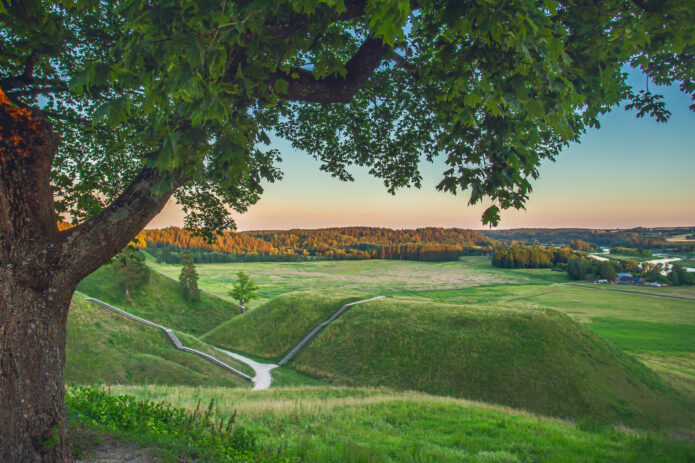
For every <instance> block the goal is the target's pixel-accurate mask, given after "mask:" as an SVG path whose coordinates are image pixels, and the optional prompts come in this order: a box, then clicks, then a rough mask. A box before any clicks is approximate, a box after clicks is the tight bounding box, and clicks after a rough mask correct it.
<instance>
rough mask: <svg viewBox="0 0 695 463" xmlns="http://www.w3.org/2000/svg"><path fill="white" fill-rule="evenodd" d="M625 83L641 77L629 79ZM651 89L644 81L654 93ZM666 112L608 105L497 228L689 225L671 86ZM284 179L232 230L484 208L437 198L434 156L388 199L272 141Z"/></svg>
mask: <svg viewBox="0 0 695 463" xmlns="http://www.w3.org/2000/svg"><path fill="white" fill-rule="evenodd" d="M632 80H633V82H632V83H633V85H634V86H636V87H637V88H638V89H641V88H644V78H643V77H641V76H639V75H637V74H636V73H633V79H632ZM655 88H656V87H655V86H654V85H653V84H650V89H651V90H652V91H654V89H655ZM659 90H660V91H661V92H662V93H664V95H665V99H666V102H667V106H668V108H669V110H670V111H671V112H672V113H673V115H672V117H671V120H670V121H669V122H668V123H667V124H659V123H657V122H655V121H653V120H652V119H649V118H644V119H637V118H636V116H635V112H627V111H625V110H623V109H622V108H616V109H615V110H614V111H613V112H611V113H610V114H608V115H606V116H604V117H603V118H602V121H601V125H602V127H601V129H599V130H591V131H589V132H587V134H586V135H584V137H583V138H582V140H581V143H580V144H575V145H573V146H570V147H569V148H567V149H565V150H564V151H563V152H562V153H561V154H560V156H559V157H558V159H557V161H556V162H555V163H551V162H547V163H544V164H543V165H542V167H541V171H540V172H541V177H540V179H539V180H537V181H536V182H534V191H533V193H532V194H531V199H530V200H529V202H528V204H527V209H526V210H525V211H514V210H509V211H503V213H502V221H501V223H500V225H499V228H516V227H583V228H627V227H635V226H692V225H695V113H694V112H692V111H690V110H689V109H688V105H689V104H691V103H692V102H691V101H690V99H689V98H688V96H686V95H683V94H682V93H680V92H679V91H678V89H677V88H675V87H674V88H661V89H659ZM274 144H275V147H276V148H278V149H279V150H280V151H281V152H282V157H283V162H282V164H281V168H282V170H283V171H284V174H285V176H284V179H283V180H282V181H280V182H278V183H275V184H269V185H264V186H265V188H266V190H265V193H264V195H263V197H262V198H261V200H260V201H259V202H258V204H256V205H255V206H252V207H251V208H250V210H249V211H248V212H247V213H246V214H243V215H240V214H234V218H235V220H236V221H237V224H238V227H239V230H258V229H288V228H321V227H332V226H350V225H366V226H380V227H390V228H416V227H423V226H438V227H461V228H474V229H479V228H482V222H481V220H480V217H481V214H482V211H483V210H484V209H485V207H486V206H485V205H479V206H473V207H472V206H468V204H467V202H468V195H467V194H463V195H459V196H451V195H448V194H444V193H440V192H437V191H436V189H435V185H436V184H437V183H438V182H439V180H440V179H441V173H442V171H443V170H444V167H443V162H442V160H439V162H435V163H434V164H430V163H426V162H425V163H423V165H422V173H423V182H422V183H423V185H422V189H420V190H417V189H405V190H401V191H399V192H398V193H397V194H396V195H395V196H391V195H389V194H388V193H387V192H386V190H385V188H384V186H383V184H382V183H381V181H379V180H378V179H375V178H373V177H371V176H369V175H368V174H367V171H366V169H359V168H353V169H352V170H351V172H353V174H354V176H355V182H352V183H343V182H340V181H339V180H337V179H333V178H331V177H330V176H329V175H328V174H326V173H324V172H321V171H319V169H318V167H319V163H318V162H317V161H315V160H313V159H312V158H311V157H309V156H308V155H307V154H305V153H302V152H300V151H297V150H294V149H293V148H292V147H291V146H290V145H289V143H287V142H285V141H283V140H279V139H276V140H275V141H274ZM182 224H183V214H182V212H181V210H180V209H179V207H178V206H177V205H176V204H175V203H174V202H173V200H172V202H170V203H169V204H168V205H167V206H166V208H165V209H164V211H162V213H161V214H160V215H158V216H157V217H156V218H155V219H154V220H153V221H152V222H151V223H150V224H149V225H148V228H161V227H165V226H170V225H178V226H181V225H182Z"/></svg>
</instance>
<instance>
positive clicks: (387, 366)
mask: <svg viewBox="0 0 695 463" xmlns="http://www.w3.org/2000/svg"><path fill="white" fill-rule="evenodd" d="M358 307H359V308H358V309H356V310H351V311H348V312H347V313H345V314H344V315H343V316H342V317H341V318H339V319H338V320H336V321H335V322H334V323H332V324H331V325H329V326H328V327H326V329H324V331H322V332H321V333H320V334H319V335H318V336H317V337H316V338H315V339H314V340H313V341H312V342H311V343H310V344H308V345H307V346H306V347H305V348H304V349H303V350H302V351H300V353H299V354H298V355H297V357H295V359H294V360H292V361H291V362H290V365H291V366H292V367H293V368H295V369H297V370H299V371H302V372H304V373H307V374H310V375H312V376H316V377H319V378H322V379H324V380H327V381H330V382H333V383H334V384H342V385H351V386H352V385H361V386H387V387H391V388H394V389H398V390H407V389H411V390H419V391H424V392H428V393H432V394H437V395H446V396H456V397H465V398H468V399H474V400H482V401H485V402H493V403H498V404H504V405H508V406H512V407H514V408H522V409H526V410H531V411H534V412H537V413H541V414H544V415H550V416H557V417H573V418H576V419H590V420H595V421H597V422H600V423H623V424H626V425H629V426H633V427H645V428H660V429H668V428H672V429H676V428H678V429H683V428H692V425H693V423H694V422H695V413H694V410H693V404H691V403H688V402H686V399H685V398H683V397H682V396H681V395H680V394H679V393H678V392H676V390H674V389H673V388H672V387H670V386H669V385H668V384H667V383H665V382H664V381H663V380H662V379H661V378H659V377H658V376H657V375H656V374H655V373H654V372H652V371H651V370H649V369H648V368H646V367H645V366H644V365H643V364H641V363H640V362H639V361H637V360H636V359H635V358H633V357H632V356H630V355H628V354H625V353H623V352H622V351H621V350H619V349H617V348H616V347H614V346H613V345H612V344H610V343H608V342H606V341H604V340H603V339H601V338H600V337H599V336H597V335H596V334H594V333H593V332H591V331H590V330H589V329H587V328H586V327H584V326H582V325H580V324H578V323H576V322H574V321H572V320H571V319H570V318H569V317H567V316H565V315H563V314H561V313H560V312H557V311H551V310H537V311H518V310H510V309H500V308H490V307H475V306H473V307H470V306H460V305H459V306H457V305H452V304H436V303H419V302H408V301H405V300H393V299H387V300H381V301H374V302H369V303H365V304H362V305H360V306H358ZM258 310H261V309H258Z"/></svg>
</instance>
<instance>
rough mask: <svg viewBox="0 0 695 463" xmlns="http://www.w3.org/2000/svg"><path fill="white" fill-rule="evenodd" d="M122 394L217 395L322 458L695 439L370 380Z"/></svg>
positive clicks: (557, 450)
mask: <svg viewBox="0 0 695 463" xmlns="http://www.w3.org/2000/svg"><path fill="white" fill-rule="evenodd" d="M112 393H113V394H123V393H126V394H130V395H134V396H135V397H137V398H138V399H152V400H158V401H159V400H164V401H168V402H172V403H173V404H174V405H175V406H177V407H183V408H186V409H187V410H188V411H189V412H193V411H194V410H195V409H196V407H198V403H199V401H200V402H201V403H209V402H210V401H211V400H214V402H213V403H214V404H215V406H216V414H217V415H218V416H230V415H235V416H236V417H237V422H238V423H239V424H240V425H242V426H245V427H247V428H248V429H249V430H251V432H253V433H254V435H255V436H256V438H257V443H258V447H259V448H261V449H272V450H275V449H277V453H280V454H281V455H282V456H284V457H287V458H288V460H289V461H303V462H307V463H310V462H316V463H318V462H321V463H358V462H359V463H365V462H379V463H403V462H413V463H414V462H437V463H454V462H455V463H461V462H465V463H557V462H562V463H605V462H612V463H617V462H619V463H654V462H659V463H676V462H678V463H687V462H692V461H694V460H695V444H693V443H692V442H680V441H675V440H671V439H668V438H665V437H663V436H659V435H652V434H649V433H645V434H637V433H633V432H626V431H621V430H615V429H612V428H605V429H597V428H595V427H593V428H590V427H588V426H587V425H588V424H580V425H578V426H575V425H572V424H571V423H568V422H564V421H560V420H553V419H548V418H544V417H540V416H534V415H531V414H528V413H523V412H519V411H515V410H510V409H507V408H505V407H496V406H491V405H488V404H483V403H475V402H469V401H466V400H461V399H452V398H446V397H435V396H430V395H427V394H423V393H414V392H393V391H390V390H387V389H368V388H332V387H312V388H280V389H271V390H268V391H254V392H250V391H246V390H241V389H235V390H231V389H225V388H190V387H166V386H151V387H140V386H132V387H131V386H126V387H117V388H113V389H112Z"/></svg>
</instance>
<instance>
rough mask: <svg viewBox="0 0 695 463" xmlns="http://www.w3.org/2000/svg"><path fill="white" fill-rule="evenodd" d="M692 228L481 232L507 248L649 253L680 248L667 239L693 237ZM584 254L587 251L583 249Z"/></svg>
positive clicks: (528, 229)
mask: <svg viewBox="0 0 695 463" xmlns="http://www.w3.org/2000/svg"><path fill="white" fill-rule="evenodd" d="M693 232H695V230H694V229H693V228H692V227H672V228H642V227H639V228H632V229H626V230H602V229H585V228H518V229H510V230H482V231H481V233H483V234H484V235H485V236H487V237H490V238H493V239H495V240H499V241H503V242H504V243H506V244H511V243H512V242H517V243H518V244H526V245H533V244H545V245H552V244H556V245H565V244H570V243H571V242H572V241H574V240H581V241H584V242H586V243H590V244H591V245H593V246H601V247H614V246H622V247H631V248H647V249H667V248H674V247H676V248H679V247H680V246H681V245H680V244H679V243H674V242H669V241H667V240H666V238H668V237H670V236H674V235H678V234H684V233H693ZM581 250H585V249H581Z"/></svg>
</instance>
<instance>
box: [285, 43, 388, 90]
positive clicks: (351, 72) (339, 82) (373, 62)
mask: <svg viewBox="0 0 695 463" xmlns="http://www.w3.org/2000/svg"><path fill="white" fill-rule="evenodd" d="M391 50H392V48H391V46H389V45H387V44H385V43H383V42H382V41H381V39H375V38H372V37H370V38H368V39H367V40H365V41H364V43H363V44H362V46H361V47H360V48H359V50H357V53H355V56H353V57H352V59H350V61H348V63H347V64H346V65H345V70H346V71H347V73H346V74H345V76H331V77H326V78H324V79H316V78H315V77H314V74H313V73H312V72H311V71H307V70H305V69H295V70H293V71H292V73H296V74H297V75H298V76H299V77H298V78H296V79H293V78H292V77H290V76H288V75H286V74H284V73H279V74H278V75H277V76H276V79H285V80H287V81H288V83H289V85H288V89H287V92H286V93H284V94H280V95H279V96H280V98H283V99H286V100H294V101H307V102H312V103H349V102H350V101H352V99H353V98H354V96H355V94H356V93H357V92H358V91H359V90H360V89H361V88H362V86H363V85H364V84H365V83H366V82H367V81H368V80H369V78H370V77H371V76H372V74H373V73H374V71H375V70H376V69H377V68H378V67H379V65H380V64H381V62H382V60H383V59H384V57H386V56H387V55H388V54H389V53H390V52H391Z"/></svg>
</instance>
